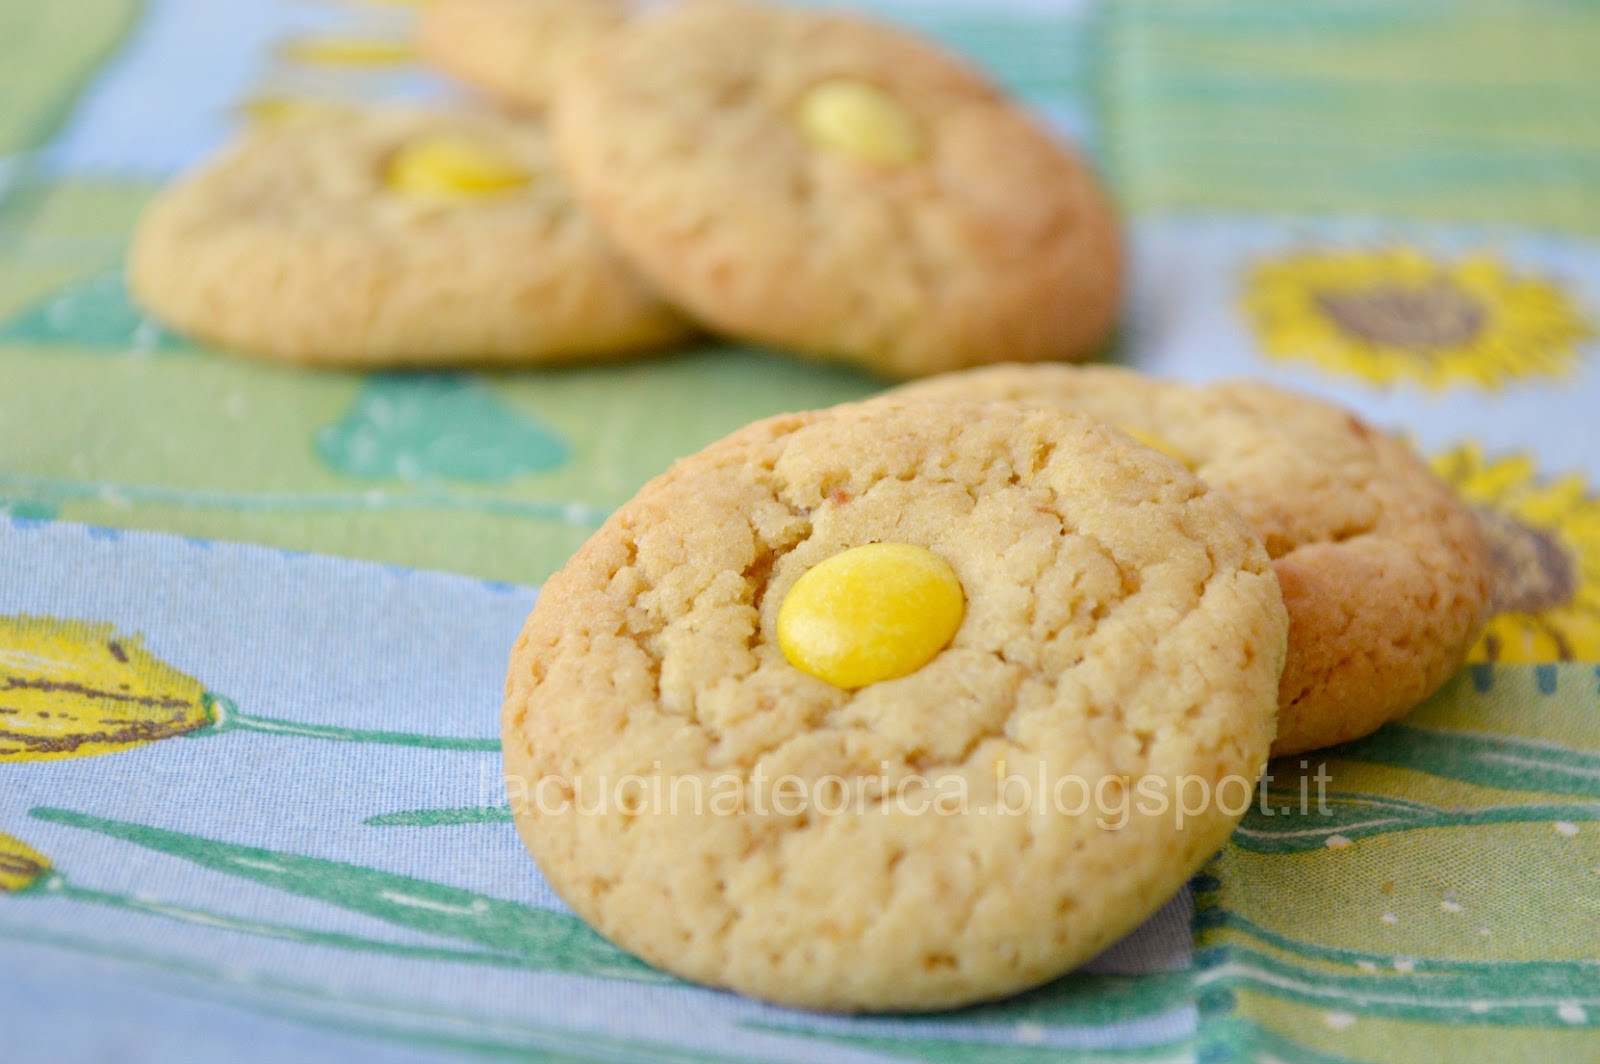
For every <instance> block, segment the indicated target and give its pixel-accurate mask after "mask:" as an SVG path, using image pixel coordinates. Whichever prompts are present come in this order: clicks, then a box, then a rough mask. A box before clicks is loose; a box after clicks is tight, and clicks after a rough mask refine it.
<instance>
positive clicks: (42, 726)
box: [0, 616, 500, 763]
mask: <svg viewBox="0 0 1600 1064" xmlns="http://www.w3.org/2000/svg"><path fill="white" fill-rule="evenodd" d="M236 731H250V732H258V733H265V734H268V735H281V736H286V737H291V738H297V739H317V740H323V741H328V742H339V743H371V744H377V745H383V746H412V747H418V748H424V749H430V750H477V751H498V750H499V749H500V740H499V739H498V738H490V737H487V736H486V737H483V738H456V737H453V736H448V735H420V734H415V733H412V732H400V731H369V730H364V729H359V728H342V727H338V726H335V725H328V724H310V723H301V722H299V721H292V720H281V719H278V718H275V717H258V716H254V715H252V714H249V713H243V712H240V710H239V708H238V707H237V706H235V705H234V704H233V702H232V701H231V700H229V699H228V698H226V697H225V696H223V695H220V694H216V693H214V692H210V691H207V690H206V689H205V687H204V686H203V685H202V684H201V683H200V681H199V680H196V679H194V678H193V677H190V676H186V675H185V674H183V673H181V672H179V671H178V670H177V669H174V668H173V667H172V666H170V665H168V664H166V663H165V662H163V661H160V660H158V659H157V658H156V657H155V656H154V655H152V654H151V653H150V652H149V651H148V650H146V649H145V648H144V644H143V643H142V642H141V641H140V640H139V637H138V636H125V635H117V634H115V633H114V632H113V630H112V627H111V625H109V624H102V623H99V622H96V621H77V620H60V619H57V618H54V617H26V616H24V617H0V763H4V762H7V761H52V760H57V759H61V758H68V757H94V756H96V755H98V754H112V753H116V752H117V751H119V750H130V749H133V748H135V747H139V746H145V745H147V744H149V743H153V742H157V741H159V740H161V739H170V738H172V737H174V736H178V735H193V736H202V735H204V736H211V735H224V734H227V733H229V732H236Z"/></svg>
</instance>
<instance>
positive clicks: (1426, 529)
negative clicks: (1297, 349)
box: [503, 365, 1489, 1011]
mask: <svg viewBox="0 0 1600 1064" xmlns="http://www.w3.org/2000/svg"><path fill="white" fill-rule="evenodd" d="M1488 573H1489V562H1488V559H1487V557H1486V553H1485V550H1484V547H1483V544H1482V542H1481V541H1480V539H1479V535H1478V531H1477V528H1476V525H1475V523H1474V520H1473V518H1472V516H1471V514H1470V513H1469V512H1468V511H1467V510H1466V509H1465V508H1464V507H1463V506H1462V504H1461V503H1460V502H1459V501H1457V500H1456V499H1455V498H1454V496H1453V495H1452V494H1451V492H1450V491H1449V489H1448V488H1447V487H1446V486H1445V485H1443V484H1442V483H1440V482H1439V481H1438V480H1436V479H1435V478H1434V477H1433V475H1432V474H1431V473H1430V472H1429V471H1428V469H1427V468H1426V466H1425V465H1423V464H1422V463H1421V462H1420V461H1419V460H1417V459H1416V458H1415V457H1414V456H1412V455H1411V454H1410V453H1409V452H1408V451H1407V450H1406V449H1405V448H1404V447H1403V446H1402V445H1401V444H1400V443H1399V442H1397V441H1395V440H1393V439H1391V438H1389V437H1387V436H1385V435H1383V434H1382V433H1379V432H1377V431H1375V430H1374V429H1372V428H1370V427H1369V426H1367V425H1365V424H1364V423H1362V422H1361V421H1360V420H1359V419H1357V418H1356V417H1354V416H1353V415H1351V414H1349V413H1348V412H1347V411H1345V410H1343V409H1340V408H1338V407H1336V406H1333V405H1330V404H1327V403H1324V402H1321V401H1319V400H1314V399H1310V398H1307V397H1304V396H1298V395H1295V394H1292V393H1288V392H1284V391H1280V390H1277V389H1273V388H1269V387H1265V386H1261V385H1255V384H1229V385H1214V386H1190V385H1184V384H1179V383H1175V382H1167V381H1158V380H1152V379H1149V378H1146V377H1142V376H1140V375H1138V374H1135V373H1132V372H1129V371H1124V370H1116V369H1108V368H1101V367H1089V368H1076V367H1068V366H1059V365H1006V366H998V367H989V368H985V369H979V370H972V371H968V372H963V373H957V374H952V375H949V376H945V377H939V378H934V379H931V380H928V381H923V382H919V383H916V384H912V385H908V386H906V387H904V388H902V389H899V390H898V391H895V392H890V393H888V394H887V395H886V396H884V397H880V398H878V399H875V400H872V401H869V402H866V403H862V404H855V405H848V406H843V407H837V408H834V409H831V410H824V411H819V412H814V413H809V414H797V415H788V416H783V417H778V418H773V419H771V420H767V421H763V422H760V423H757V424H755V425H751V426H749V427H748V428H746V429H744V430H742V431H740V432H737V433H735V434H734V435H733V436H731V437H729V438H727V439H725V440H723V441H721V442H720V443H717V444H714V445H712V446H711V447H709V448H708V449H706V450H705V451H702V452H701V453H699V454H697V455H694V456H692V457H689V458H687V459H684V460H682V461H680V462H679V463H678V464H677V465H675V466H673V468H672V469H670V470H669V471H668V472H667V473H665V474H664V475H662V476H661V477H659V478H658V479H656V480H655V481H653V482H652V483H650V484H648V485H647V486H645V488H644V489H643V490H642V491H641V492H640V493H639V494H638V496H637V497H636V498H635V499H633V501H631V502H630V503H628V504H627V505H625V506H624V507H622V508H621V509H620V510H619V511H618V512H617V513H616V514H614V515H613V516H612V517H611V519H610V520H608V521H607V522H606V524H605V525H604V526H603V527H602V528H601V529H600V530H599V531H598V532H597V533H596V535H595V536H594V537H593V539H591V540H590V542H589V543H588V544H587V545H586V546H584V547H583V549H581V550H580V551H579V552H578V554H577V555H576V556H575V557H574V558H573V559H572V561H571V562H570V563H569V564H568V565H567V566H566V568H564V569H563V570H562V571H561V572H560V573H558V574H556V575H555V576H554V577H552V578H551V579H550V580H549V581H548V582H547V583H546V585H545V587H544V589H543V591H542V592H541V594H540V596H539V599H538V602H537V604H536V605H535V608H534V610H533V613H532V615H531V616H530V617H529V619H528V623H527V626H526V628H525V630H524V632H523V635H522V638H521V639H520V640H519V641H518V643H517V646H516V648H515V650H514V651H513V654H512V658H511V664H510V672H509V676H508V679H507V698H506V703H505V708H504V715H503V735H504V747H505V760H506V775H507V781H508V786H509V789H510V794H511V799H512V808H513V812H514V814H515V817H516V820H517V825H518V828H519V830H520V831H521V833H522V836H523V839H524V841H525V843H526V844H527V846H528V848H529V850H530V851H531V852H532V853H533V855H534V856H535V858H536V859H537V860H538V862H539V864H540V866H541V868H542V869H543V870H544V873H545V876H546V878H547V879H548V880H549V881H550V883H551V884H552V885H553V886H554V887H555V889H556V890H557V892H558V893H560V895H561V896H562V897H563V898H564V899H565V900H566V901H567V902H568V903H569V904H570V905H571V906H572V907H573V909H575V910H576V911H577V912H578V913H579V914H580V915H582V916H583V917H584V918H585V919H587V920H589V921H590V922H591V923H592V924H594V926H595V927H597V928H598V929H599V930H600V931H601V932H603V933H604V934H605V935H607V936H608V937H610V938H611V939H612V940H613V941H615V942H616V943H618V944H619V945H621V946H623V947H624V948H626V949H629V950H631V951H632V952H634V953H636V954H637V955H638V956H640V957H642V958H644V959H645V960H647V961H649V962H650V963H652V964H655V965H658V966H660V967H662V968H665V969H667V970H669V971H672V972H676V973H679V974H681V975H684V976H686V977H688V978H690V979H694V980H698V981H701V982H706V983H710V984H713V985H717V986H725V987H731V988H733V989H737V990H739V991H741V992H744V993H747V994H751V995H754V996H757V997H761V998H765V999H769V1000H772V1001H777V1002H782V1003H785V1004H791V1005H797V1006H801V1007H806V1008H822V1009H837V1010H845V1011H858V1010H895V1011H902V1010H925V1009H934V1008H942V1007H948V1006H955V1005H961V1004H966V1003H969V1002H973V1001H979V1000H984V999H988V998H993V997H997V996H1000V995H1004V994H1008V993H1012V992H1015V991H1018V990H1021V989H1024V988H1027V987H1030V986H1034V985H1037V984H1039V983H1042V982H1044V981H1046V980H1048V979H1051V978H1053V977H1055V976H1057V975H1060V974H1061V973H1063V972H1065V971H1068V970H1069V969H1071V968H1073V967H1074V966H1076V965H1078V964H1079V963H1081V962H1083V961H1085V960H1087V959H1089V958H1090V957H1092V956H1094V955H1095V954H1096V953H1097V952H1099V951H1100V950H1101V949H1103V948H1104V947H1106V946H1107V945H1109V944H1110V943H1111V942H1113V941H1114V940H1115V939H1116V938H1118V937H1119V936H1120V935H1122V934H1124V933H1125V932H1127V931H1128V930H1130V929H1131V928H1132V927H1134V926H1135V925H1137V924H1138V923H1139V922H1141V921H1142V920H1144V919H1145V918H1147V917H1148V916H1149V915H1150V914H1151V913H1152V912H1154V911H1155V909H1156V908H1158V907H1159V906H1160V905H1161V904H1163V903H1164V902H1165V901H1166V900H1167V899H1168V898H1169V897H1171V896H1172V894H1173V893H1175V892H1176V891H1177V890H1178V889H1179V888H1180V887H1181V886H1182V884H1183V883H1184V882H1185V881H1186V880H1187V879H1188V877H1189V876H1191V875H1192V874H1193V873H1194V872H1195V871H1196V870H1197V869H1198V867H1199V866H1200V864H1201V863H1202V862H1203V861H1205V860H1206V859H1207V858H1208V857H1209V856H1210V855H1211V854H1212V853H1213V852H1214V851H1215V850H1216V849H1217V848H1219V847H1220V846H1221V844H1222V843H1223V841H1224V840H1225V839H1226V838H1227V836H1228V834H1229V833H1230V832H1231V831H1232V830H1233V828H1234V826H1235V825H1236V824H1237V822H1238V821H1239V819H1240V817H1241V816H1242V815H1243V814H1244V812H1245V811H1246V810H1247V809H1249V808H1250V807H1251V806H1252V805H1253V804H1254V802H1255V801H1256V800H1257V798H1256V790H1255V789H1256V786H1257V782H1258V777H1259V776H1260V775H1261V772H1262V769H1263V767H1264V765H1265V764H1266V761H1267V759H1268V757H1269V755H1274V754H1275V755H1286V754H1295V753H1300V752H1302V751H1306V750H1309V749H1311V748H1314V747H1318V746H1322V745H1326V744H1329V743H1335V742H1340V741H1343V740H1347V739H1351V738H1355V737H1357V736H1361V735H1365V734H1367V733H1369V732H1371V731H1373V730H1375V729H1376V728H1378V727H1380V726H1381V725H1382V724H1383V723H1385V722H1386V721H1388V720H1390V719H1393V718H1395V717H1397V716H1399V715H1400V714H1402V713H1404V712H1405V711H1406V710H1407V709H1409V708H1410V707H1411V706H1412V705H1414V704H1415V703H1416V702H1417V701H1419V700H1421V699H1422V698H1424V697H1426V696H1427V695H1428V694H1430V693H1431V692H1432V691H1433V690H1434V689H1436V688H1437V687H1438V686H1439V685H1440V684H1441V683H1442V682H1443V681H1444V680H1445V678H1446V677H1448V676H1449V675H1450V674H1451V673H1452V672H1454V671H1455V670H1456V669H1457V668H1459V667H1460V665H1461V662H1462V660H1463V659H1464V657H1465V655H1466V652H1467V649H1468V647H1469V646H1470V645H1471V642H1472V640H1473V638H1474V636H1475V634H1476V631H1477V628H1478V625H1479V623H1480V619H1481V616H1482V614H1483V611H1484V609H1485V603H1486V598H1487V583H1488Z"/></svg>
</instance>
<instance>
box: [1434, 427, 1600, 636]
mask: <svg viewBox="0 0 1600 1064" xmlns="http://www.w3.org/2000/svg"><path fill="white" fill-rule="evenodd" d="M1432 464H1433V469H1434V472H1436V473H1438V474H1439V475H1440V476H1441V477H1443V478H1444V479H1445V480H1447V481H1449V482H1450V483H1451V484H1452V485H1454V486H1455V488H1456V490H1457V491H1458V492H1459V493H1460V494H1461V496H1462V497H1463V498H1464V499H1465V500H1466V501H1467V503H1468V504H1469V505H1470V506H1471V507H1472V508H1473V511H1474V512H1475V513H1476V514H1477V515H1478V521H1479V524H1480V526H1481V527H1482V529H1483V534H1484V539H1485V540H1486V541H1487V542H1488V545H1489V554H1490V558H1491V559H1492V561H1493V565H1494V585H1493V588H1492V592H1491V596H1490V611H1491V614H1492V616H1491V617H1490V619H1489V622H1488V624H1487V625H1486V626H1485V628H1484V633H1483V635H1482V637H1480V639H1479V640H1478V645H1477V646H1476V647H1474V648H1473V651H1472V660H1473V661H1502V662H1510V663H1514V664H1532V663H1542V662H1554V661H1600V497H1596V495H1595V494H1594V493H1593V492H1592V491H1590V490H1589V488H1588V485H1587V484H1586V483H1585V482H1584V480H1583V478H1582V477H1581V476H1579V475H1578V474H1575V473H1574V474H1572V475H1570V476H1566V477H1562V478H1560V479H1558V480H1553V481H1543V480H1540V479H1539V478H1538V475H1537V471H1536V469H1535V467H1534V463H1533V460H1532V459H1531V458H1530V457H1528V456H1527V455H1513V456H1511V457H1507V458H1499V459H1495V460H1492V461H1491V460H1486V459H1485V458H1484V455H1483V452H1482V451H1481V450H1480V449H1479V447H1478V446H1477V445H1476V444H1467V445H1465V446H1463V447H1459V448H1457V449H1456V450H1453V451H1449V452H1447V453H1445V454H1442V455H1440V456H1438V457H1437V458H1435V459H1434V460H1433V463H1432Z"/></svg>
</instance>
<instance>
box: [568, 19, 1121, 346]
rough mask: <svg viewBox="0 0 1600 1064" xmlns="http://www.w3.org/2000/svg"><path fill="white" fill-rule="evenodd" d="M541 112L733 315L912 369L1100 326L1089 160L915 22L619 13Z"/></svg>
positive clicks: (611, 197)
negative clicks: (909, 25) (906, 26)
mask: <svg viewBox="0 0 1600 1064" xmlns="http://www.w3.org/2000/svg"><path fill="white" fill-rule="evenodd" d="M554 116H555V117H554V124H555V131H556V137H557V142H558V145H559V148H560V152H561V155H562V159H563V162H564V163H565V164H566V166H567V168H568V171H569V174H570V176H571V178H572V181H573V184H574V188H575V190H576V193H577V195H578V197H579V198H580V199H581V200H582V202H583V203H584V205H585V206H586V207H587V208H588V209H589V210H591V211H592V212H593V214H594V216H595V218H596V220H597V222H598V223H599V224H601V225H602V226H603V227H604V228H605V230H606V232H607V233H608V234H609V235H610V236H611V238H612V239H613V240H614V241H615V242H616V244H617V246H618V247H619V249H621V250H622V251H623V252H624V253H625V254H627V255H628V257H629V259H630V261H632V262H633V263H634V264H635V265H636V266H637V267H638V268H639V269H640V271H641V272H642V273H644V274H645V275H646V276H647V277H649V278H650V279H651V280H652V281H654V282H655V283H656V284H657V285H658V286H659V287H660V288H661V290H662V291H663V292H665V293H668V294H669V295H670V296H671V297H672V298H673V299H674V300H676V301H677V302H679V303H680V304H681V305H682V306H684V307H685V308H686V309H688V310H689V311H691V312H692V313H694V314H695V315H696V316H697V317H699V318H700V319H701V320H703V321H705V322H706V323H707V324H708V325H709V326H711V327H713V328H715V329H717V330H719V331H722V332H725V333H727V334H729V335H731V336H734V337H737V338H741V339H746V340H751V341H757V342H762V343H768V344H772V345H774V346H777V347H783V348H788V349H791V350H796V351H799V352H802V353H807V354H811V355H815V356H821V357H826V358H835V359H843V360H848V361H852V362H857V363H860V364H862V365H865V366H868V367H871V368H873V369H875V370H878V371H879V372H882V373H885V374H889V375H894V376H918V375H923V374H929V373H935V372H939V371H941V370H948V369H954V368H959V367H962V366H970V365H977V364H982V363H988V362H995V361H999V360H1002V359H1008V360H1024V361H1031V360H1039V359H1072V358H1080V357H1083V356H1085V355H1087V354H1088V353H1090V352H1091V351H1092V350H1094V349H1095V347H1096V346H1097V345H1098V344H1100V342H1101V341H1102V340H1104V339H1105V337H1106V334H1107V332H1108V331H1109V330H1110V328H1111V325H1112V319H1113V317H1114V315H1115V313H1116V309H1117V303H1118V297H1119V294H1120V291H1121V278H1122V269H1121V251H1120V247H1119V237H1118V228H1117V224H1116V221H1115V218H1114V217H1113V214H1112V211H1111V207H1110V205H1109V204H1108V202H1107V201H1106V199H1105V197H1104V195H1103V194H1102V192H1101V190H1100V188H1099V186H1098V184H1097V183H1096V181H1095V180H1094V178H1093V177H1092V176H1091V174H1090V173H1089V171H1088V169H1087V168H1086V166H1085V165H1084V163H1083V162H1082V161H1081V160H1080V159H1079V158H1078V156H1077V155H1075V154H1074V153H1073V152H1072V151H1070V150H1069V149H1068V148H1067V147H1066V146H1064V145H1063V144H1061V143H1060V142H1058V141H1057V140H1056V139H1055V138H1054V137H1053V135H1052V134H1050V133H1048V132H1047V131H1046V130H1045V129H1043V128H1042V127H1041V126H1040V125H1039V124H1038V122H1037V121H1036V120H1035V119H1034V118H1033V117H1031V116H1030V115H1029V114H1028V113H1027V112H1026V111H1025V110H1024V109H1023V108H1022V107H1021V106H1020V105H1018V104H1017V103H1015V102H1013V101H1012V100H1010V99H1008V98H1006V97H1005V96H1003V95H1002V94H1001V93H1000V92H999V91H998V90H997V89H996V88H995V87H994V86H993V85H992V84H991V83H990V82H989V81H988V80H987V79H986V78H984V77H983V76H982V75H981V74H979V73H978V72H977V71H975V70H974V69H973V68H972V67H970V66H968V65H967V64H966V63H964V62H962V61H960V60H958V59H956V58H954V57H953V56H951V55H949V54H947V53H946V52H944V51H942V50H941V49H939V48H938V47H936V46H934V45H932V44H930V43H928V42H926V41H924V40H922V39H920V38H918V37H915V36H913V35H911V34H910V33H909V32H907V31H904V30H901V29H895V28H890V27H887V26H884V25H881V24H879V23H876V22H873V21H869V20H867V19H864V18H860V17H856V16H853V15H846V14H838V13H817V12H812V11H805V10H799V9H790V8H784V7H775V6H763V5H756V4H749V3H740V2H733V0H728V2H722V0H703V2H691V3H686V4H683V5H681V6H678V7H675V8H671V9H668V10H666V11H662V12H657V13H654V14H651V15H647V16H643V17H640V18H638V19H636V20H634V21H632V22H630V23H629V24H628V25H627V26H626V27H624V28H623V29H621V30H619V31H618V32H617V33H616V34H615V35H613V36H612V37H611V38H610V39H609V40H608V41H607V43H606V45H605V47H604V48H602V49H600V50H599V51H597V52H595V53H594V54H593V56H592V57H591V60H590V61H589V62H586V63H584V64H582V65H581V66H580V67H579V68H578V69H577V70H576V71H575V72H574V74H573V76H572V77H571V79H569V81H568V82H567V84H566V85H565V86H564V90H563V92H562V93H561V95H560V97H559V99H558V101H557V105H556V108H555V112H554Z"/></svg>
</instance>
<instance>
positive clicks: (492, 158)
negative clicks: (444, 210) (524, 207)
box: [386, 134, 532, 197]
mask: <svg viewBox="0 0 1600 1064" xmlns="http://www.w3.org/2000/svg"><path fill="white" fill-rule="evenodd" d="M386 177H387V180H388V184H389V187H390V188H392V189H394V190H395V191H397V192H405V193H409V194H412V195H420V196H463V197H471V196H486V195H494V194H496V193H500V192H509V191H511V190H512V189H518V188H522V187H524V186H525V185H527V184H528V183H529V182H530V181H531V180H532V175H530V174H529V173H528V172H527V171H526V170H524V169H522V167H520V166H518V165H517V164H516V162H515V161H514V160H513V159H511V158H510V157H509V156H508V155H507V154H505V153H504V152H501V151H498V150H496V149H495V148H494V147H493V146H491V145H489V144H487V143H484V142H482V141H478V140H472V139H469V138H466V137H457V136H450V135H444V134H441V135H435V136H429V137H421V138H418V139H417V140H414V141H411V142H410V143H408V144H406V145H405V146H403V147H402V148H400V150H399V151H397V152H395V154H394V157H393V158H392V159H390V160H389V167H388V172H387V174H386Z"/></svg>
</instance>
